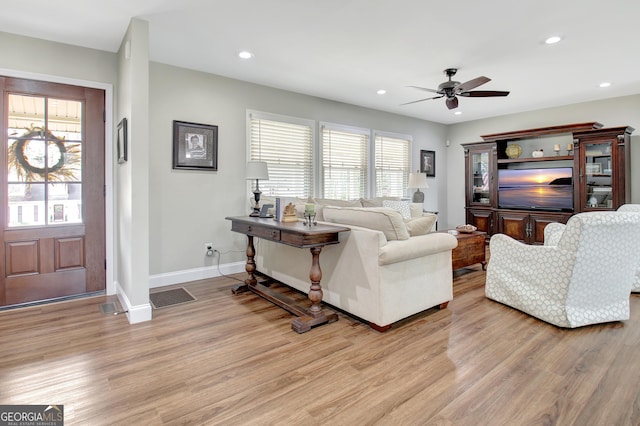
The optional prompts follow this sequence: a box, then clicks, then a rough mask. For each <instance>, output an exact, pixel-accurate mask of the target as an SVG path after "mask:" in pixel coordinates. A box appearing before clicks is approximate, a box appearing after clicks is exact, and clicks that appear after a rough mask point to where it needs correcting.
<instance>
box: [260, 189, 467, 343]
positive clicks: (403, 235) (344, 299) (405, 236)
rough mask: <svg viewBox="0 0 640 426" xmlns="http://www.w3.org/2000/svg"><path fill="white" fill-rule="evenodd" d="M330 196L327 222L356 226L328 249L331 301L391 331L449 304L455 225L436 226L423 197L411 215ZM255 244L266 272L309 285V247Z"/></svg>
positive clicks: (326, 287) (326, 279)
mask: <svg viewBox="0 0 640 426" xmlns="http://www.w3.org/2000/svg"><path fill="white" fill-rule="evenodd" d="M319 201H321V203H320V202H319ZM327 202H331V201H330V200H316V202H315V206H316V212H318V214H319V215H320V210H322V215H321V218H322V219H324V222H325V223H337V224H341V225H344V226H347V227H349V228H350V229H351V230H350V231H349V232H343V233H341V234H340V243H339V244H336V245H330V246H325V247H324V248H323V249H322V252H321V254H320V267H321V269H322V280H321V283H320V284H321V286H322V289H323V302H325V303H327V304H329V305H333V306H335V307H337V308H339V309H341V310H343V311H345V312H347V313H349V314H351V315H353V316H356V317H358V318H361V319H363V320H365V321H367V322H368V323H369V324H370V325H371V327H372V328H374V329H376V330H378V331H384V330H386V329H388V328H389V327H390V326H391V324H393V323H394V322H396V321H399V320H401V319H404V318H407V317H409V316H411V315H414V314H416V313H419V312H422V311H424V310H426V309H429V308H432V307H436V306H438V307H446V305H447V303H448V302H449V301H450V300H452V299H453V290H452V285H453V281H452V280H453V277H452V271H451V251H452V250H453V249H454V248H455V247H456V246H457V244H458V243H457V240H456V238H455V237H453V236H451V235H449V234H447V233H435V232H430V231H432V230H433V227H434V224H435V216H434V215H429V214H427V215H425V216H423V215H422V206H421V205H413V206H411V207H412V208H411V212H412V217H411V218H406V219H405V218H403V217H402V215H401V213H399V212H398V211H396V210H394V209H392V208H388V207H357V206H356V205H357V204H356V203H355V202H354V203H353V204H352V205H351V206H349V205H344V202H343V203H342V204H343V206H342V207H338V206H330V205H326V203H327ZM365 204H366V205H376V204H375V201H374V202H366V201H365ZM361 205H362V204H361ZM300 210H301V209H300V208H298V211H300ZM302 211H304V209H302ZM255 244H256V259H255V260H256V265H257V270H258V271H259V272H261V273H263V274H265V275H267V276H269V277H271V278H274V279H276V280H278V281H281V282H283V283H285V284H287V285H289V286H291V287H293V288H295V289H297V290H300V291H303V292H305V293H307V292H308V290H309V285H310V283H309V268H310V265H311V255H310V253H309V251H308V250H301V249H299V248H294V247H290V246H286V245H283V244H278V243H274V242H270V241H265V240H260V239H257V238H256V240H255Z"/></svg>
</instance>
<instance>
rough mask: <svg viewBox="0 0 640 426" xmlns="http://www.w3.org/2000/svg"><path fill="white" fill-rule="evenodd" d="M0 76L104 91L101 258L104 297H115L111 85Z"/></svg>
mask: <svg viewBox="0 0 640 426" xmlns="http://www.w3.org/2000/svg"><path fill="white" fill-rule="evenodd" d="M0 75H5V76H7V77H15V78H25V79H30V80H40V81H47V82H50V83H61V84H70V85H73V86H82V87H91V88H94V89H102V90H104V92H105V94H104V109H105V122H104V129H105V132H104V145H105V147H104V148H105V159H104V160H105V163H104V169H105V173H104V183H105V185H106V193H105V200H104V201H105V206H104V207H105V250H106V252H105V255H106V257H107V259H106V260H107V267H106V271H105V272H106V274H105V280H106V288H105V290H106V293H107V294H109V295H113V294H116V289H117V283H116V282H115V280H114V276H115V275H114V268H113V264H114V259H115V252H114V247H115V242H114V237H115V235H114V229H115V227H114V221H115V212H114V210H113V206H114V204H113V130H112V129H113V85H112V84H110V83H101V82H97V81H89V80H80V79H76V78H69V77H61V76H57V75H51V74H40V73H34V72H28V71H17V70H11V69H6V68H0Z"/></svg>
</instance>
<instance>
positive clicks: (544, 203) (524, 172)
mask: <svg viewBox="0 0 640 426" xmlns="http://www.w3.org/2000/svg"><path fill="white" fill-rule="evenodd" d="M572 181H573V169H572V168H571V167H562V168H550V169H521V170H516V169H505V170H499V171H498V204H499V206H500V207H502V208H509V207H512V208H533V209H543V210H544V209H548V210H570V209H572V208H573V183H572Z"/></svg>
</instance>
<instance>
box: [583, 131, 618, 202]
mask: <svg viewBox="0 0 640 426" xmlns="http://www.w3.org/2000/svg"><path fill="white" fill-rule="evenodd" d="M611 150H612V142H599V143H587V144H585V145H584V157H585V166H584V174H585V179H584V183H585V185H586V187H585V192H584V194H585V198H584V203H585V205H584V206H582V208H583V209H610V208H613V186H612V184H613V172H612V158H611Z"/></svg>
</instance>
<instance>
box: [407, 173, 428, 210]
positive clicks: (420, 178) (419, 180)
mask: <svg viewBox="0 0 640 426" xmlns="http://www.w3.org/2000/svg"><path fill="white" fill-rule="evenodd" d="M409 188H416V192H414V193H413V202H414V203H424V192H422V191H420V188H429V184H428V183H427V175H426V174H425V173H420V172H418V171H416V172H415V173H409Z"/></svg>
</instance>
